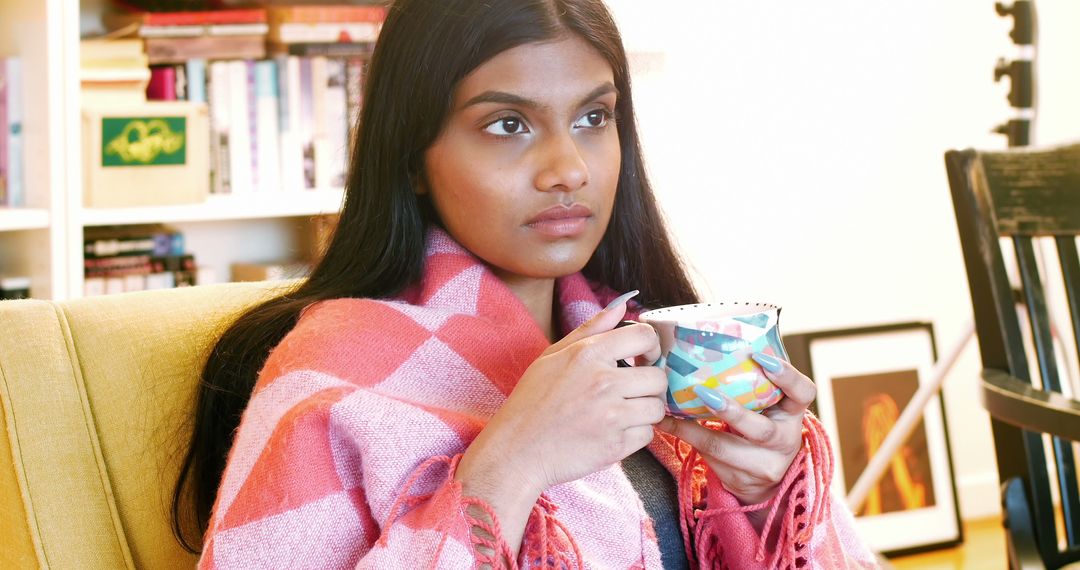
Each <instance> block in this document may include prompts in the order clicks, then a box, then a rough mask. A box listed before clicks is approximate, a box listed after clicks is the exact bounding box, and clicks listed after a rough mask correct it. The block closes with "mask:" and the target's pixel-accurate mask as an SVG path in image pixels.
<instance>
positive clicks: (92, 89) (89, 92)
mask: <svg viewBox="0 0 1080 570" xmlns="http://www.w3.org/2000/svg"><path fill="white" fill-rule="evenodd" d="M79 58H80V60H79V61H80V67H79V83H80V87H81V92H80V95H81V105H82V107H83V108H107V107H133V106H139V105H143V104H144V103H145V102H146V91H147V87H148V85H149V83H150V80H151V78H152V76H153V74H152V72H151V70H150V67H149V59H148V58H147V57H146V54H144V53H143V51H142V42H141V41H139V40H130V39H113V40H101V39H90V40H82V41H80V42H79Z"/></svg>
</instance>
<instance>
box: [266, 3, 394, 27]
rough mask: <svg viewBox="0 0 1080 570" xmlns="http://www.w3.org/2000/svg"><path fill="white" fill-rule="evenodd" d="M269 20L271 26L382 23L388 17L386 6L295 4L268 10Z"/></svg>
mask: <svg viewBox="0 0 1080 570" xmlns="http://www.w3.org/2000/svg"><path fill="white" fill-rule="evenodd" d="M266 15H267V21H268V22H269V24H270V26H271V28H273V27H274V26H279V25H281V24H287V23H299V24H319V23H325V22H373V23H382V21H383V20H385V19H386V7H384V6H342V5H315V6H305V5H295V6H273V7H270V8H269V9H268V10H267V13H266Z"/></svg>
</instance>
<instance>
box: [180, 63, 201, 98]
mask: <svg viewBox="0 0 1080 570" xmlns="http://www.w3.org/2000/svg"><path fill="white" fill-rule="evenodd" d="M184 70H185V74H186V75H187V100H188V101H191V102H192V103H206V60H205V59H202V58H194V59H189V60H187V62H186V63H185V64H184Z"/></svg>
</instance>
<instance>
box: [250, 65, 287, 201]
mask: <svg viewBox="0 0 1080 570" xmlns="http://www.w3.org/2000/svg"><path fill="white" fill-rule="evenodd" d="M277 75H278V65H277V62H275V61H272V60H265V61H259V62H256V63H255V143H256V144H255V150H256V157H257V160H256V165H257V166H258V171H257V173H256V187H257V188H258V189H259V191H260V192H277V191H279V190H280V189H281V176H280V173H281V157H280V155H279V154H278V152H279V149H280V141H279V140H278V137H279V132H280V126H279V125H278V78H277Z"/></svg>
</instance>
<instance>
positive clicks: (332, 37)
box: [270, 22, 382, 44]
mask: <svg viewBox="0 0 1080 570" xmlns="http://www.w3.org/2000/svg"><path fill="white" fill-rule="evenodd" d="M381 30H382V25H381V24H378V23H374V22H344V23H320V24H299V23H289V24H282V25H281V26H279V27H277V28H274V29H271V30H270V40H271V41H274V42H278V43H283V44H291V43H304V42H374V41H375V40H377V39H379V32H380V31H381Z"/></svg>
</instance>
